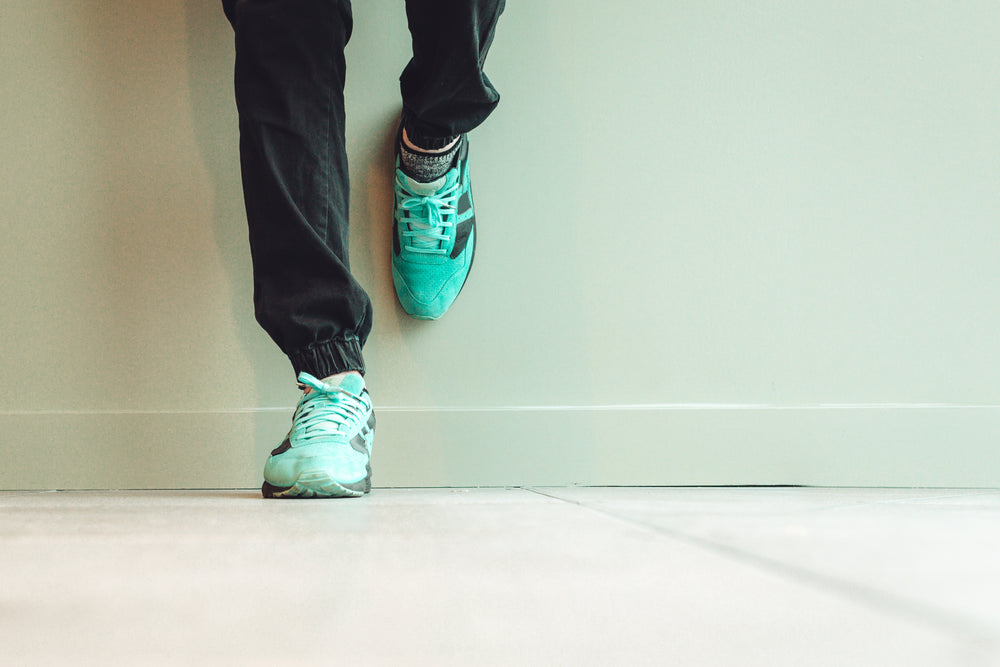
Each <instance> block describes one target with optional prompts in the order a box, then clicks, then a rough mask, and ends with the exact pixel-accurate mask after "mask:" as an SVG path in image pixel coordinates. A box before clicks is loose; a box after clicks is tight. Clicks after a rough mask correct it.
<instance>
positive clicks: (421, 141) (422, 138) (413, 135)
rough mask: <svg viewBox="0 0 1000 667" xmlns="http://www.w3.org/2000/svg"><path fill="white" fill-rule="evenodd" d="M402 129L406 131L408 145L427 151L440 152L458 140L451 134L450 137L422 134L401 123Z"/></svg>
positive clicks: (456, 136)
mask: <svg viewBox="0 0 1000 667" xmlns="http://www.w3.org/2000/svg"><path fill="white" fill-rule="evenodd" d="M403 128H404V129H405V130H406V138H407V139H409V140H410V143H412V144H413V145H414V146H416V147H417V148H423V149H425V150H429V151H434V150H440V149H442V148H444V147H445V146H447V145H448V144H450V143H451V142H453V141H455V139H457V138H458V135H457V134H453V135H451V136H450V137H439V136H437V137H436V136H432V135H429V134H423V133H421V132H420V131H418V130H414V129H413V127H412V126H411V125H410V124H409V123H405V122H404V123H403Z"/></svg>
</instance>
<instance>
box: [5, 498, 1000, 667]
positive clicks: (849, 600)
mask: <svg viewBox="0 0 1000 667" xmlns="http://www.w3.org/2000/svg"><path fill="white" fill-rule="evenodd" d="M998 528H1000V491H985V490H942V489H935V490H928V489H923V490H914V489H819V488H536V489H419V490H416V489H376V490H375V491H374V492H373V493H372V494H371V496H369V497H366V498H364V499H360V500H341V501H263V500H261V499H260V498H259V497H258V495H257V494H256V493H255V492H252V491H156V492H148V491H142V492H37V493H36V492H3V493H0V664H4V665H8V664H9V665H42V664H44V665H52V664H56V665H63V664H71V665H98V664H100V665H108V664H127V665H148V664H153V665H156V664H169V665H176V664H188V665H230V664H231V665H258V664H259V665H265V664H267V665H272V664H274V663H276V662H281V663H291V664H294V663H300V662H301V663H310V664H316V665H333V664H341V663H343V664H352V663H364V664H373V665H424V664H428V665H429V664H455V665H512V664H531V665H654V664H655V665H740V666H741V667H742V666H746V665H768V666H773V665H837V666H843V665H852V666H853V665H878V666H880V667H884V666H887V665H906V666H916V665H963V666H964V665H1000V558H998V557H997V554H998V553H1000V530H998Z"/></svg>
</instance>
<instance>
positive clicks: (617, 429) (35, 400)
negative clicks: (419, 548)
mask: <svg viewBox="0 0 1000 667" xmlns="http://www.w3.org/2000/svg"><path fill="white" fill-rule="evenodd" d="M581 8H583V9H581ZM355 19H356V24H355V33H354V40H353V41H352V43H351V46H350V47H349V53H348V62H349V67H350V71H349V77H348V91H347V96H348V112H349V124H348V134H349V151H350V155H351V159H352V168H351V173H352V178H353V192H352V197H353V202H352V221H353V229H352V243H353V248H352V250H353V252H352V261H353V265H354V269H355V272H356V273H357V275H358V276H359V279H360V280H361V282H362V284H364V285H365V286H366V287H367V288H368V289H369V290H370V292H371V294H372V296H373V298H374V301H375V317H376V324H375V330H374V332H373V334H372V337H371V339H370V341H369V346H368V348H367V357H368V363H369V376H368V377H369V385H370V388H371V391H372V394H373V396H374V399H375V401H376V411H377V414H378V419H379V428H378V431H377V438H376V456H375V461H374V466H375V484H376V485H377V486H379V485H380V486H393V485H424V484H428V485H438V484H454V485H466V484H511V485H516V484H571V483H583V484H737V483H803V484H835V485H839V484H860V485H869V484H870V485H964V486H995V485H997V484H1000V452H998V447H997V443H998V435H1000V382H998V381H997V378H998V375H1000V338H998V336H997V331H998V328H1000V327H998V324H1000V315H998V310H997V307H996V298H997V295H998V293H1000V290H998V287H1000V269H998V268H997V259H996V258H997V257H998V255H1000V226H998V224H997V223H998V220H1000V157H998V156H1000V128H998V124H997V118H1000V90H998V87H997V81H998V76H1000V47H997V45H996V44H997V40H996V35H997V34H1000V13H998V12H997V11H996V7H995V4H994V3H989V2H961V3H943V2H934V3H932V2H922V3H898V2H875V3H870V2H864V3H863V2H836V3H834V2H825V3H819V2H811V1H808V2H807V1H806V0H798V1H795V2H783V3H771V2H743V1H736V0H711V1H709V2H668V3H646V2H640V1H638V0H627V1H624V2H619V3H596V2H595V3H568V2H561V1H560V0H532V1H531V2H516V1H515V2H511V3H509V6H508V10H507V12H506V14H505V15H504V17H503V18H502V19H501V24H500V27H499V30H498V34H497V38H496V42H495V43H494V47H493V51H492V53H491V55H490V58H489V60H488V62H487V72H488V73H489V75H490V76H491V78H492V79H493V81H494V83H495V84H496V85H497V87H498V88H499V89H500V91H501V95H502V97H503V100H502V103H501V106H500V108H499V109H498V111H497V112H496V114H495V115H494V116H493V117H492V118H491V119H490V121H489V122H488V123H487V124H486V125H484V126H483V127H482V128H480V129H479V130H477V131H476V132H475V133H474V134H473V135H472V151H473V152H472V155H473V157H472V159H473V165H472V169H473V179H474V183H475V193H476V204H477V214H478V216H477V217H478V219H479V224H480V227H479V233H480V239H479V245H478V248H477V250H478V253H477V258H476V266H475V270H474V271H473V274H472V276H471V278H470V280H469V283H468V285H467V286H466V289H465V291H464V292H463V294H462V296H461V297H460V298H459V301H458V302H457V303H456V305H455V307H454V309H453V311H452V312H451V313H449V314H448V315H447V316H446V317H445V319H443V320H442V321H440V322H437V323H423V322H416V321H412V320H410V319H408V318H407V317H406V316H405V315H404V314H403V313H402V311H401V310H400V309H399V308H398V307H397V306H396V304H395V302H394V298H393V294H392V286H391V280H390V277H389V255H388V253H389V250H388V249H389V246H390V226H389V222H388V221H389V219H390V215H391V199H390V197H391V194H390V193H391V188H390V164H389V162H390V159H391V158H390V156H391V138H392V133H393V131H394V129H395V118H396V116H397V114H398V106H399V102H398V86H397V81H396V78H397V76H398V73H399V71H400V70H401V69H402V67H403V65H404V64H405V62H406V59H407V52H408V42H407V34H406V26H405V20H404V16H403V11H402V3H400V2H398V1H396V2H392V1H389V0H371V1H364V2H363V1H358V2H356V3H355ZM0 54H2V58H0V62H3V68H2V69H0V77H2V78H0V94H2V96H0V100H2V101H0V108H2V109H3V122H2V123H0V174H2V180H0V183H2V184H3V185H2V189H0V215H2V221H3V222H2V226H0V247H2V248H3V249H4V261H3V262H2V263H0V340H2V341H3V343H2V345H3V347H2V349H3V352H4V354H3V355H2V357H0V455H2V458H0V460H2V461H3V464H2V465H0V488H39V487H41V488H52V487H58V488H81V487H83V488H86V487H216V486H253V485H256V484H258V483H259V480H260V478H259V475H260V468H261V466H262V464H263V459H264V456H265V455H266V452H267V451H268V450H269V449H270V448H272V447H273V446H274V445H275V444H277V442H278V440H280V438H281V437H282V436H283V435H284V431H285V430H286V428H287V422H288V419H289V417H290V414H291V406H292V404H293V403H294V401H295V396H296V391H295V387H294V383H293V380H294V378H293V377H292V375H291V369H290V366H289V365H288V363H287V360H285V359H284V357H283V356H282V355H281V354H280V353H279V352H278V351H277V349H276V348H274V347H273V345H272V344H271V342H270V341H269V340H268V339H267V337H266V336H265V335H264V334H263V333H262V332H261V331H259V330H258V328H257V325H256V323H255V322H254V321H253V315H252V306H251V282H250V263H249V256H248V255H249V251H248V247H247V243H246V230H245V219H244V216H243V209H242V196H241V192H240V183H239V165H238V154H237V130H236V112H235V106H234V103H233V98H232V86H231V70H232V59H233V49H232V36H231V31H230V29H229V26H228V24H227V23H226V22H225V19H224V18H223V16H222V12H221V8H220V7H218V6H217V5H216V4H215V3H213V2H203V1H202V0H187V1H185V2H182V1H181V0H174V1H172V2H138V3H137V2H125V1H124V0H107V1H104V2H99V3H98V2H69V1H67V0H5V2H4V3H3V5H2V7H0Z"/></svg>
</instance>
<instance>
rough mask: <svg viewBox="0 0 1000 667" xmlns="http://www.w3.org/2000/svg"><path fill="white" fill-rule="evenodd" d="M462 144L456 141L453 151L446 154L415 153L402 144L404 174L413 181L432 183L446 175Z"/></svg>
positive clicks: (401, 166)
mask: <svg viewBox="0 0 1000 667" xmlns="http://www.w3.org/2000/svg"><path fill="white" fill-rule="evenodd" d="M461 143H462V142H461V141H456V142H455V145H454V146H452V148H451V150H449V151H447V152H446V153H425V152H423V151H419V150H418V151H414V150H411V149H409V148H407V147H406V146H405V145H404V144H403V143H400V145H399V166H400V168H402V170H403V173H404V174H406V175H407V176H409V177H410V178H412V179H413V180H415V181H420V182H421V183H430V182H431V181H435V180H437V179H439V178H441V177H442V176H444V175H445V173H446V172H447V171H448V169H449V168H450V167H451V161H452V160H453V159H454V158H455V152H456V151H457V150H458V146H459V144H461Z"/></svg>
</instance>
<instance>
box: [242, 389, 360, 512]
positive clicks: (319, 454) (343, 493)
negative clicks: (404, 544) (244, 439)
mask: <svg viewBox="0 0 1000 667" xmlns="http://www.w3.org/2000/svg"><path fill="white" fill-rule="evenodd" d="M299 383H300V384H301V385H303V386H304V387H309V388H310V389H312V391H311V392H309V393H307V394H303V395H302V398H301V399H299V404H298V406H297V407H296V408H295V416H294V417H292V430H291V431H289V432H288V435H287V436H286V437H285V441H284V442H282V443H281V445H279V446H278V448H277V449H275V450H274V451H272V452H271V456H270V458H268V459H267V463H266V464H265V465H264V486H263V487H261V492H262V493H263V494H264V497H265V498H313V497H318V498H341V497H350V496H363V495H364V494H366V493H368V492H369V491H370V490H371V488H372V484H371V479H372V468H371V456H372V444H373V442H374V440H375V412H374V410H373V409H372V401H371V398H370V397H369V396H368V391H367V390H366V389H365V381H364V379H363V378H362V377H361V376H360V375H353V374H351V375H347V376H345V377H344V379H343V380H341V382H340V385H339V386H333V385H329V384H326V383H324V382H323V381H322V380H317V379H316V378H314V377H313V376H312V375H309V374H308V373H300V374H299Z"/></svg>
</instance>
